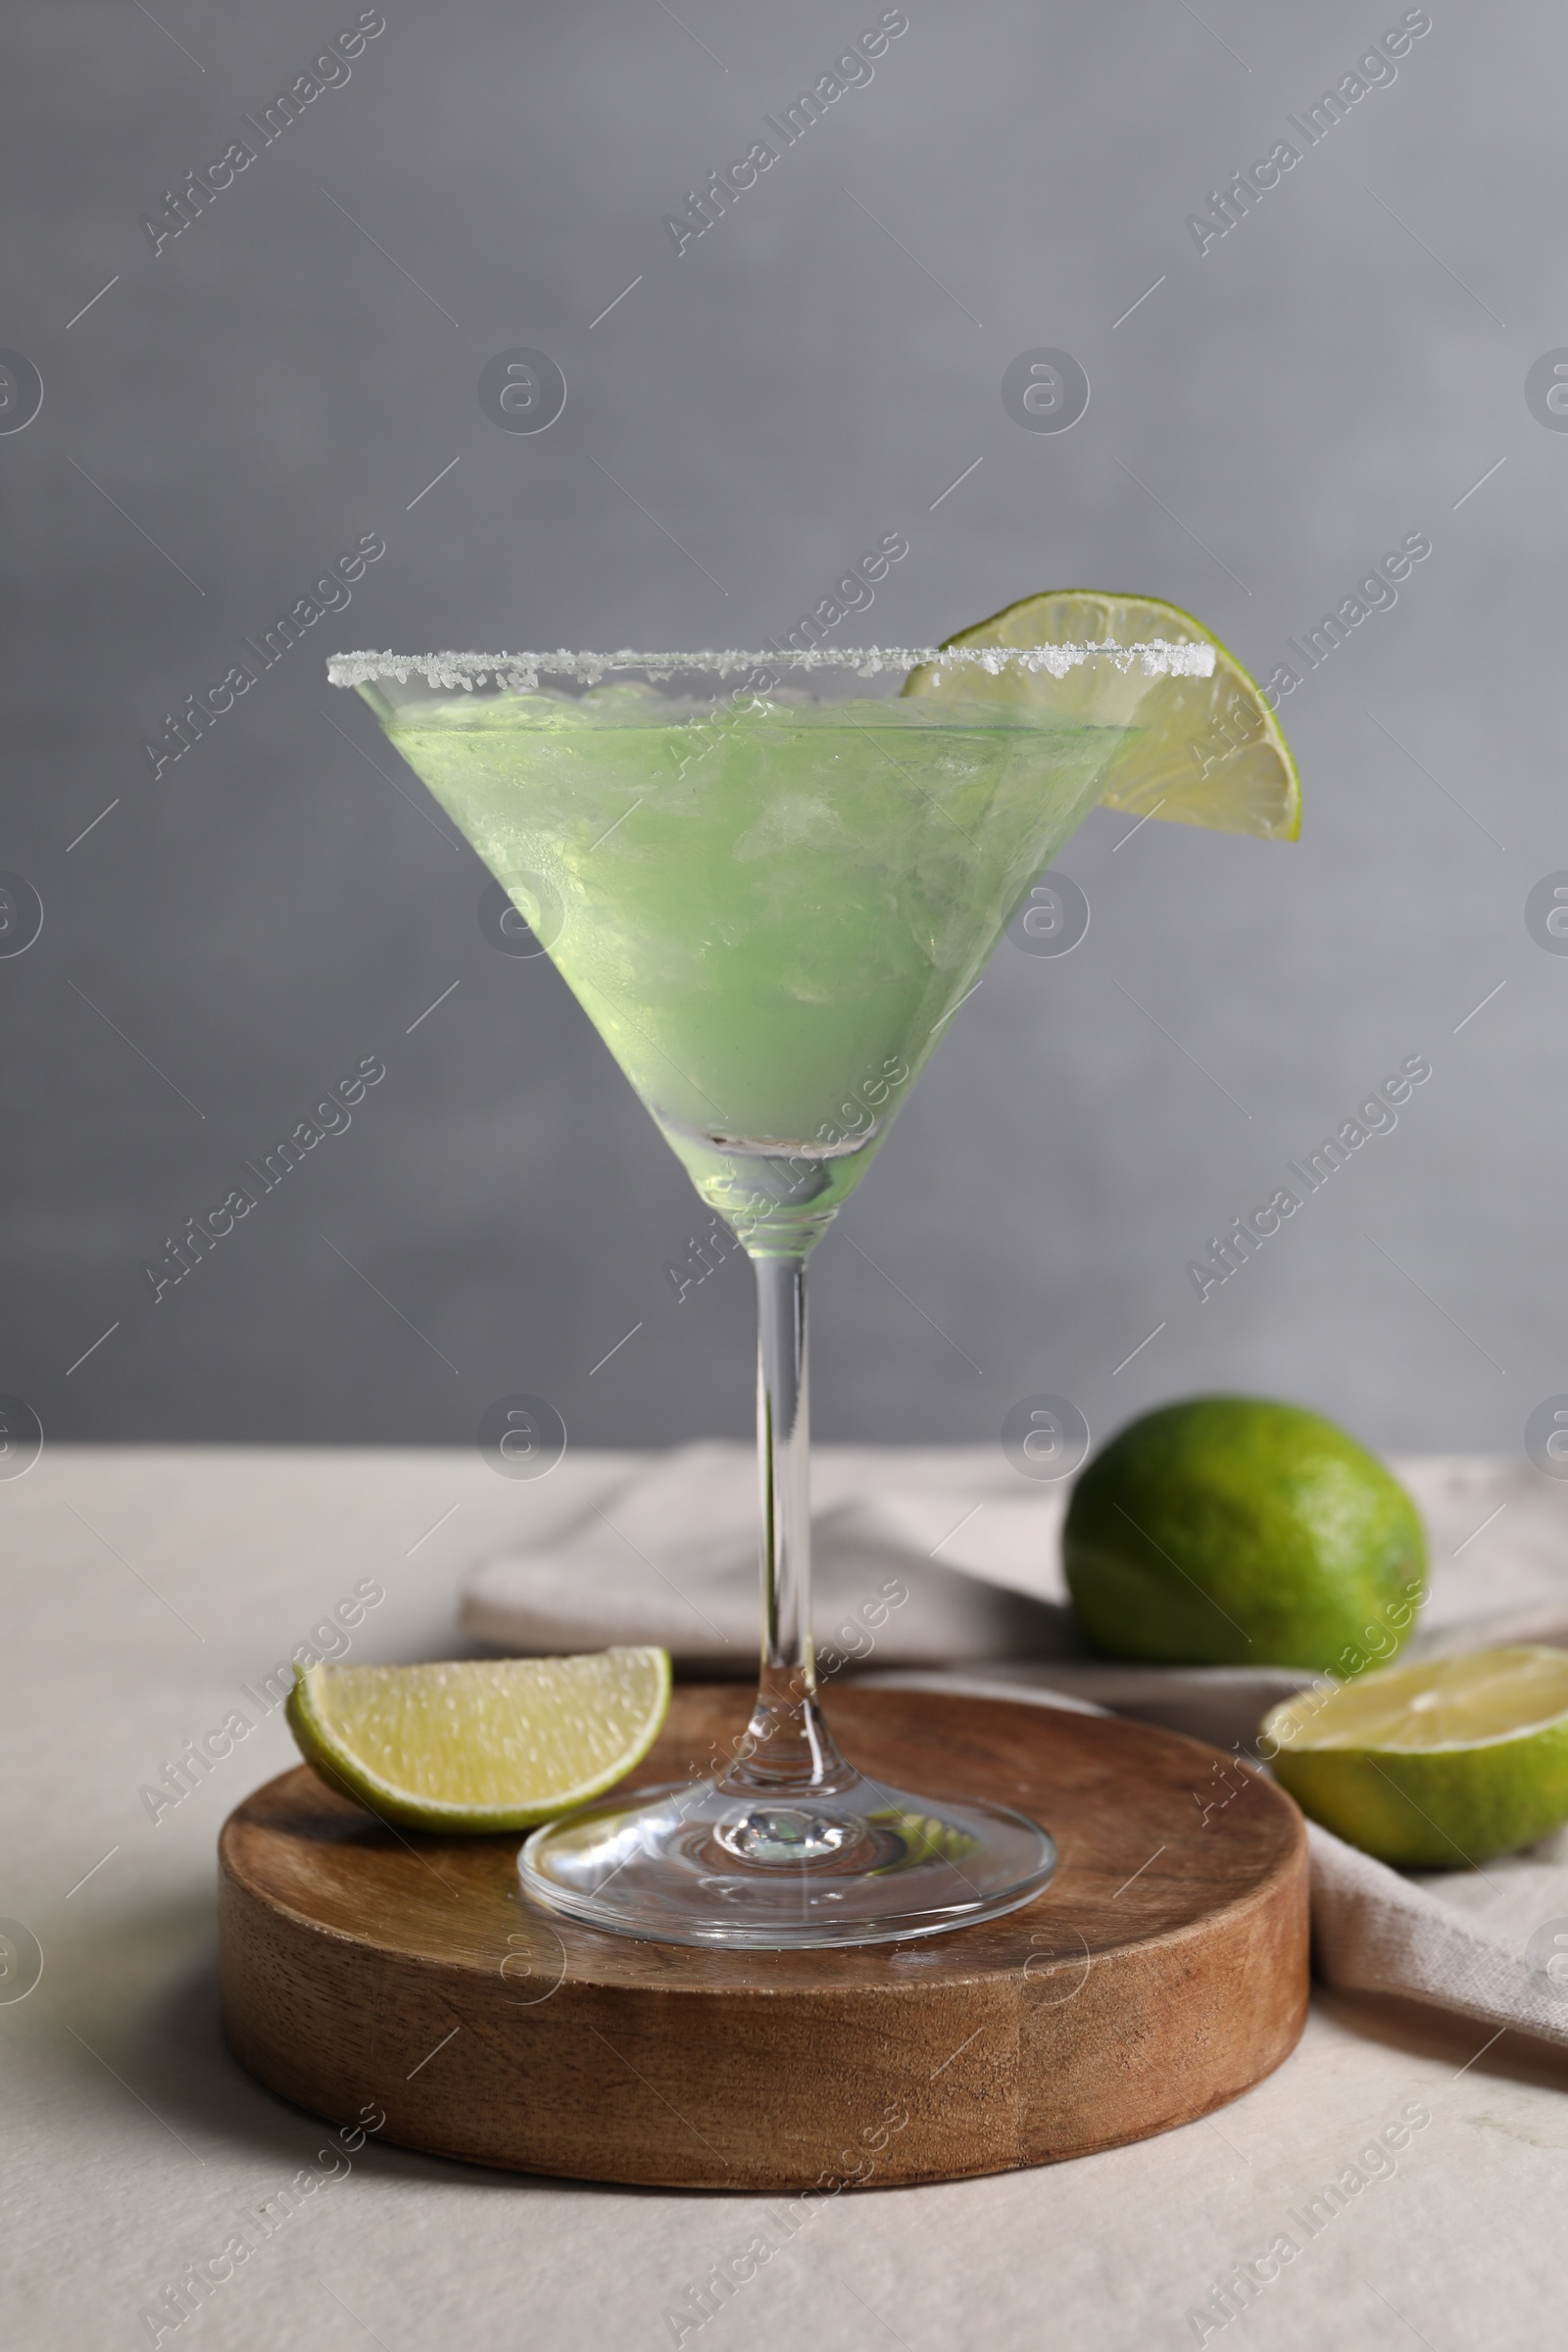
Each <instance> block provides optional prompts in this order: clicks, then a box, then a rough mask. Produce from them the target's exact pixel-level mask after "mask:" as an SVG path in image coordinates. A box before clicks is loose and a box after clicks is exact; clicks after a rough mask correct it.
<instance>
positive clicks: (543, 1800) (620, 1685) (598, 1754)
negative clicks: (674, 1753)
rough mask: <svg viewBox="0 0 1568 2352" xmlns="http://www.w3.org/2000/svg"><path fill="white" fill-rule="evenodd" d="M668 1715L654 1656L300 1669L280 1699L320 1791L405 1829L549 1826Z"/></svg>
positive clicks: (617, 1652) (606, 1785)
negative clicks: (338, 1794) (337, 1793)
mask: <svg viewBox="0 0 1568 2352" xmlns="http://www.w3.org/2000/svg"><path fill="white" fill-rule="evenodd" d="M668 1706H669V1657H668V1653H667V1652H666V1651H664V1650H662V1649H604V1650H598V1651H595V1652H594V1653H593V1654H592V1655H590V1656H585V1657H572V1658H498V1659H495V1660H488V1659H480V1660H474V1659H465V1660H462V1661H461V1662H459V1663H457V1664H453V1665H440V1666H309V1667H307V1668H306V1669H305V1671H304V1672H303V1673H300V1674H297V1675H296V1679H295V1683H294V1688H293V1690H292V1691H290V1692H289V1696H288V1720H289V1728H290V1730H291V1731H292V1732H293V1734H294V1737H295V1739H296V1740H298V1741H299V1746H300V1752H301V1754H302V1755H303V1756H304V1758H305V1760H306V1762H307V1763H308V1764H311V1765H314V1766H315V1768H316V1770H317V1771H318V1772H319V1774H320V1775H321V1778H322V1779H323V1780H324V1781H326V1782H327V1783H328V1784H329V1785H330V1786H331V1787H332V1788H334V1789H342V1790H343V1791H344V1793H345V1794H347V1795H350V1796H354V1797H358V1799H359V1801H360V1803H361V1804H363V1805H368V1807H369V1809H370V1811H371V1812H372V1813H379V1814H381V1815H383V1816H384V1818H385V1819H387V1820H388V1821H397V1822H402V1823H404V1824H405V1825H406V1826H407V1827H408V1828H410V1829H416V1830H443V1831H446V1832H447V1833H448V1834H449V1835H451V1834H459V1835H463V1834H472V1835H474V1836H481V1835H483V1834H485V1833H488V1832H491V1831H497V1830H521V1829H528V1828H530V1827H532V1825H533V1824H534V1823H536V1822H541V1821H553V1820H554V1819H555V1817H556V1815H557V1814H558V1813H568V1812H570V1811H571V1809H572V1807H573V1806H575V1805H581V1804H586V1803H587V1801H588V1799H589V1798H590V1797H595V1796H601V1795H603V1793H604V1791H605V1790H606V1789H612V1788H613V1787H614V1785H615V1783H616V1782H617V1781H618V1780H620V1779H622V1778H623V1776H624V1775H625V1774H626V1773H628V1772H630V1770H631V1768H632V1766H633V1765H634V1764H639V1763H641V1761H642V1759H643V1757H644V1756H645V1755H646V1754H647V1753H648V1750H649V1749H650V1748H651V1747H652V1745H653V1743H654V1740H655V1739H656V1738H657V1736H658V1733H659V1728H660V1726H661V1724H662V1722H663V1720H664V1715H665V1712H666V1710H667V1709H668Z"/></svg>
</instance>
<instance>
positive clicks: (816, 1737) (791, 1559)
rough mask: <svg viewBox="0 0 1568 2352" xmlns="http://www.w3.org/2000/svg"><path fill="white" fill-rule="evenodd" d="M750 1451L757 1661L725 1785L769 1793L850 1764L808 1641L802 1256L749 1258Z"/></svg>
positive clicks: (814, 1782) (828, 1782) (821, 1785)
mask: <svg viewBox="0 0 1568 2352" xmlns="http://www.w3.org/2000/svg"><path fill="white" fill-rule="evenodd" d="M753 1264H754V1265H755V1267H756V1269H757V1453H758V1468H759V1470H760V1477H761V1502H762V1528H761V1572H762V1662H761V1676H760V1684H759V1688H758V1692H757V1705H756V1707H755V1709H754V1710H753V1714H752V1720H751V1723H750V1726H749V1727H748V1731H747V1740H746V1745H745V1748H744V1749H743V1751H742V1754H741V1756H740V1758H739V1760H738V1761H737V1762H736V1764H735V1765H734V1766H733V1767H732V1769H731V1771H730V1772H729V1773H728V1775H727V1776H726V1786H729V1787H732V1788H736V1789H742V1790H745V1791H747V1792H753V1793H762V1794H766V1795H769V1796H773V1797H775V1798H778V1797H785V1796H788V1795H789V1794H790V1793H791V1792H793V1791H796V1790H799V1791H801V1792H803V1793H804V1792H805V1791H806V1790H808V1789H828V1788H832V1787H833V1786H834V1785H835V1784H836V1783H837V1781H838V1780H839V1778H840V1776H841V1775H845V1774H847V1772H848V1767H847V1766H846V1765H845V1762H844V1759H843V1757H842V1756H841V1755H840V1753H839V1750H838V1746H837V1743H836V1742H835V1740H834V1739H833V1736H832V1734H831V1732H829V1730H828V1728H827V1726H826V1724H825V1723H824V1722H823V1720H822V1716H821V1712H820V1709H819V1708H818V1705H817V1697H816V1661H815V1657H814V1654H813V1650H812V1644H811V1483H810V1458H809V1456H810V1417H809V1404H808V1390H807V1359H806V1259H805V1257H804V1256H779V1257H761V1256H759V1257H756V1258H754V1259H753Z"/></svg>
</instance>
